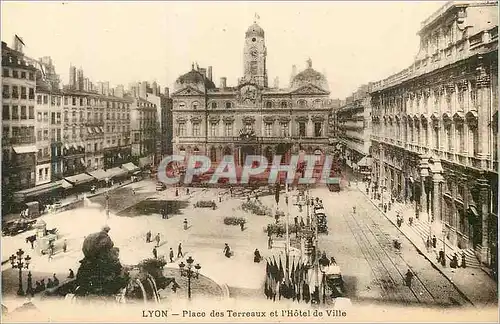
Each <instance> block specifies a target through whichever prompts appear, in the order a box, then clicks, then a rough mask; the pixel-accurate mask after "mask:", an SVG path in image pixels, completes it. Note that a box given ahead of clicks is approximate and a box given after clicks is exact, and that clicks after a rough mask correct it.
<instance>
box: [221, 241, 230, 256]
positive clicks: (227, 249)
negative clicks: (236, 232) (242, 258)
mask: <svg viewBox="0 0 500 324" xmlns="http://www.w3.org/2000/svg"><path fill="white" fill-rule="evenodd" d="M223 252H224V256H225V257H226V258H230V257H231V248H230V247H229V245H228V244H227V243H225V245H224V250H223Z"/></svg>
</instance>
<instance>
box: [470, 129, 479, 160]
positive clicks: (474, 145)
mask: <svg viewBox="0 0 500 324" xmlns="http://www.w3.org/2000/svg"><path fill="white" fill-rule="evenodd" d="M469 131H470V135H471V141H472V150H473V152H474V156H476V155H477V154H478V153H479V134H478V130H477V126H476V125H471V126H470V127H469Z"/></svg>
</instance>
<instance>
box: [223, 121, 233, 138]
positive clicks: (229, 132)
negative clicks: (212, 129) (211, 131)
mask: <svg viewBox="0 0 500 324" xmlns="http://www.w3.org/2000/svg"><path fill="white" fill-rule="evenodd" d="M224 132H225V136H233V123H225V124H224Z"/></svg>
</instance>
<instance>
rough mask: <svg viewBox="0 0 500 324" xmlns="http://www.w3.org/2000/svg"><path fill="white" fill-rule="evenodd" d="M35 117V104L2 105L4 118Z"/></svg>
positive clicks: (23, 118) (21, 118)
mask: <svg viewBox="0 0 500 324" xmlns="http://www.w3.org/2000/svg"><path fill="white" fill-rule="evenodd" d="M27 119H35V107H34V106H28V107H26V106H17V105H13V106H9V105H2V120H27Z"/></svg>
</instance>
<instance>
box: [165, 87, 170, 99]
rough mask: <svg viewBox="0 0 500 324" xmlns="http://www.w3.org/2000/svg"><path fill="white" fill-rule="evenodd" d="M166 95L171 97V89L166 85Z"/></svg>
mask: <svg viewBox="0 0 500 324" xmlns="http://www.w3.org/2000/svg"><path fill="white" fill-rule="evenodd" d="M165 97H167V98H169V97H170V89H169V88H168V87H165Z"/></svg>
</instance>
